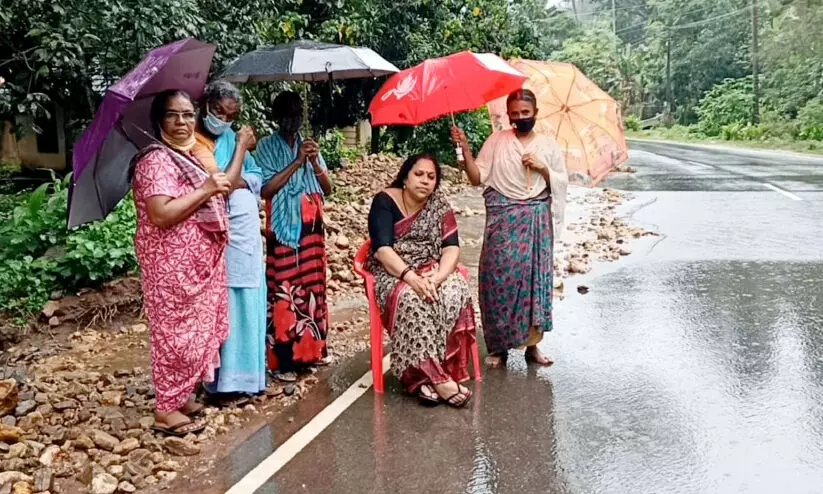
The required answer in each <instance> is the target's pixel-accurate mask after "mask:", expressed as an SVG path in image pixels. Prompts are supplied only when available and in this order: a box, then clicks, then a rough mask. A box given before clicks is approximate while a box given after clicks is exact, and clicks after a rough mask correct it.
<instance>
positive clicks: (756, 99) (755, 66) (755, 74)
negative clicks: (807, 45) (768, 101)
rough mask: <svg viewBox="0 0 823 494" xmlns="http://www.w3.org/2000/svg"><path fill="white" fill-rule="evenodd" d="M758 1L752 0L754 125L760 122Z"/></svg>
mask: <svg viewBox="0 0 823 494" xmlns="http://www.w3.org/2000/svg"><path fill="white" fill-rule="evenodd" d="M757 26H758V22H757V0H752V78H753V79H752V91H753V93H754V94H753V96H754V108H752V121H753V123H758V122H760V67H759V66H758V60H757V50H758V47H757V30H758V27H757Z"/></svg>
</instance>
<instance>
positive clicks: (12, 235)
mask: <svg viewBox="0 0 823 494" xmlns="http://www.w3.org/2000/svg"><path fill="white" fill-rule="evenodd" d="M69 180H70V177H67V178H66V179H64V180H55V181H54V182H53V183H51V184H44V185H42V186H40V187H38V188H37V189H36V190H35V191H34V192H32V193H31V194H30V195H29V196H28V197H24V198H22V203H20V204H19V205H17V206H16V207H15V208H14V210H13V212H12V213H11V216H10V217H9V218H8V219H6V220H4V221H2V223H0V311H4V312H11V313H13V314H15V315H17V316H22V315H25V314H27V313H29V312H34V311H37V310H39V309H40V308H41V307H42V306H43V304H44V303H45V302H46V301H47V300H48V299H49V298H50V297H51V296H52V295H53V294H54V293H55V292H61V291H63V290H74V289H77V288H80V287H86V286H94V285H95V284H98V283H100V282H102V281H104V280H108V279H111V278H112V277H114V276H118V275H121V274H125V273H127V272H129V271H132V270H134V269H135V268H136V267H137V260H136V258H135V255H134V231H135V228H136V221H137V219H136V212H135V208H134V202H133V201H132V200H131V198H130V197H127V198H126V199H125V200H123V201H122V202H121V203H120V204H119V205H118V206H117V208H116V209H115V210H114V211H113V212H112V213H111V214H110V215H109V217H108V218H106V220H105V221H101V222H97V223H93V224H91V225H88V226H85V227H83V228H80V229H78V230H75V231H72V232H69V231H67V229H66V211H67V203H68V183H69Z"/></svg>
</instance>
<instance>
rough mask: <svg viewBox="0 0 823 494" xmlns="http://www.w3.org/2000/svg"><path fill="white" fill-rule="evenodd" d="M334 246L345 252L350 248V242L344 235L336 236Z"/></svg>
mask: <svg viewBox="0 0 823 494" xmlns="http://www.w3.org/2000/svg"><path fill="white" fill-rule="evenodd" d="M334 245H336V246H337V247H338V248H339V249H343V250H346V249H348V248H349V247H350V246H351V241H349V238H348V237H347V236H345V235H338V236H337V238H336V239H335V242H334Z"/></svg>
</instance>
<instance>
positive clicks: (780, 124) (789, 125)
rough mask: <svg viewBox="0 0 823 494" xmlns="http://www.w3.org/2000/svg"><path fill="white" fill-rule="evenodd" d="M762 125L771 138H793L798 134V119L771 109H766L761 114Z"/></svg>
mask: <svg viewBox="0 0 823 494" xmlns="http://www.w3.org/2000/svg"><path fill="white" fill-rule="evenodd" d="M760 125H761V126H762V127H763V129H764V130H765V132H766V137H769V138H774V139H782V140H793V139H794V138H796V137H797V134H798V128H797V127H798V126H797V122H796V121H794V120H789V119H787V118H786V117H784V116H783V115H781V114H779V113H778V112H776V111H774V110H771V109H766V110H764V111H763V112H762V113H761V114H760Z"/></svg>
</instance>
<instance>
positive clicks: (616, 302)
mask: <svg viewBox="0 0 823 494" xmlns="http://www.w3.org/2000/svg"><path fill="white" fill-rule="evenodd" d="M631 149H632V153H631V162H630V164H631V165H632V166H634V167H635V168H636V169H637V170H638V172H637V173H636V174H633V175H626V176H620V177H617V176H616V177H614V178H611V179H609V181H608V182H607V183H606V185H608V186H612V187H616V188H619V189H623V190H630V191H635V193H636V194H635V195H636V198H635V200H634V201H632V202H631V203H629V204H627V205H626V206H625V211H624V212H625V213H626V214H629V215H631V216H632V221H633V222H634V223H637V224H640V225H643V226H645V227H646V228H649V229H652V230H655V231H657V232H659V233H660V237H658V238H648V239H645V240H642V241H639V242H636V243H635V244H633V250H634V254H633V255H632V256H629V257H628V258H626V259H624V260H622V261H621V262H619V263H614V264H607V265H600V266H599V267H597V268H596V269H595V270H594V271H593V272H592V273H591V274H589V275H586V276H583V277H578V278H574V279H573V280H571V281H570V282H569V284H570V285H572V286H571V287H568V288H567V290H566V291H567V293H569V295H568V297H567V298H566V300H564V301H563V302H561V303H559V304H558V305H557V307H556V310H555V318H556V323H555V327H556V329H555V331H554V332H553V333H551V334H550V335H548V336H547V337H546V338H545V339H544V341H543V343H542V344H541V347H542V348H543V349H544V350H545V351H547V352H549V353H550V354H551V355H552V356H553V357H554V358H555V360H556V364H555V365H554V367H552V368H549V369H534V368H527V367H526V366H525V365H524V364H523V362H522V353H521V354H516V353H513V354H512V356H511V358H510V361H509V368H508V369H507V370H506V371H486V373H485V375H484V382H483V383H482V384H480V385H477V387H476V395H475V399H474V402H473V406H472V407H471V408H470V409H467V410H462V411H456V410H452V409H449V408H447V407H445V406H441V407H438V408H435V409H426V408H422V407H420V406H418V405H417V404H416V403H415V402H414V401H412V400H410V399H409V398H405V397H403V396H401V395H400V394H399V393H398V388H397V385H396V383H394V382H393V380H389V389H388V392H387V394H386V395H385V396H383V397H375V396H374V395H373V393H372V392H371V391H370V392H368V393H366V394H365V395H364V396H363V397H362V398H360V399H359V400H358V401H357V402H356V403H355V404H354V405H353V406H352V407H351V408H349V409H348V410H347V411H345V412H344V413H343V414H342V415H341V416H340V418H339V419H338V420H337V421H336V422H334V423H333V424H332V425H331V426H329V428H328V429H326V430H325V431H324V432H323V433H321V434H320V435H319V436H318V437H317V438H316V439H315V440H314V441H313V442H312V443H311V444H310V445H309V446H308V447H307V448H306V449H304V450H303V451H302V452H301V453H300V454H298V455H297V456H296V457H295V458H294V459H293V460H292V461H291V462H290V463H289V464H287V465H286V466H285V467H284V468H283V469H282V470H281V471H280V472H279V473H277V474H276V475H275V476H274V477H273V478H271V479H270V480H269V482H268V483H267V484H266V485H264V486H263V487H261V488H260V489H259V490H258V491H257V492H261V493H301V492H312V493H326V492H328V493H337V492H340V493H418V492H420V493H555V492H557V493H565V492H568V493H738V492H746V493H749V492H752V493H774V492H780V493H816V492H823V247H821V243H823V160H820V159H813V158H806V157H799V156H796V155H787V154H780V153H777V154H768V153H765V154H763V153H752V152H748V151H746V152H743V151H720V150H717V149H693V148H688V147H680V146H673V145H668V144H652V143H633V144H632V146H631ZM767 184H768V185H767ZM770 187H771V188H770ZM774 188H777V190H782V191H786V192H788V193H789V195H791V194H794V195H795V197H794V198H793V197H789V196H787V195H784V194H782V193H780V192H778V191H777V190H775V189H774ZM797 199H800V200H797ZM576 284H586V285H588V286H590V287H591V292H590V293H589V294H588V295H585V296H584V295H579V294H577V293H576V291H575V290H573V289H572V287H573V286H574V285H576ZM361 370H362V368H361ZM351 372H352V373H355V371H351ZM330 395H333V392H330ZM301 406H302V407H303V412H304V413H305V414H309V413H311V410H312V409H313V408H312V407H314V409H317V407H319V406H321V404H319V403H316V404H314V405H312V404H311V403H306V404H304V405H301ZM272 430H278V429H277V428H276V427H274V426H273V427H272ZM272 430H269V429H266V430H264V431H261V433H260V434H258V435H257V438H256V439H255V438H253V440H256V441H257V442H258V443H260V444H259V445H258V447H255V446H254V444H252V445H249V446H246V447H244V448H240V449H239V450H238V451H237V452H236V453H235V454H233V455H232V458H231V461H230V470H231V471H232V476H233V477H234V478H235V479H236V478H237V477H239V476H241V475H242V474H243V473H244V472H245V470H247V469H248V468H249V467H250V466H251V465H253V464H254V463H255V462H256V461H259V457H261V456H262V455H263V454H264V452H265V451H266V450H268V449H269V448H270V447H271V445H272V444H274V445H276V444H277V443H279V442H282V440H283V439H284V437H274V436H277V435H280V434H275V433H273V432H272ZM261 434H262V436H261ZM227 467H228V465H227Z"/></svg>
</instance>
